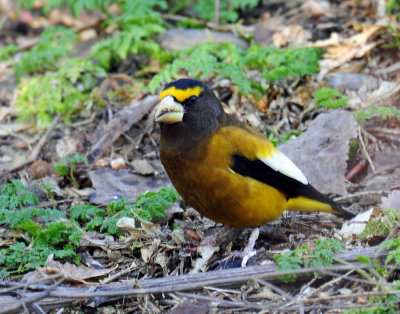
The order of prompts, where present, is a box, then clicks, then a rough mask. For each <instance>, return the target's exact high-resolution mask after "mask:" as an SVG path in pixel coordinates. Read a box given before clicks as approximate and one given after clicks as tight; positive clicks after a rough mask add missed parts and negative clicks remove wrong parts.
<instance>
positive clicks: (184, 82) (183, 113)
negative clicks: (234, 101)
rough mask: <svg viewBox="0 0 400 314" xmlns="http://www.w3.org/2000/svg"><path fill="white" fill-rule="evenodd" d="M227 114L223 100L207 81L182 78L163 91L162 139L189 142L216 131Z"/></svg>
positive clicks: (158, 114)
mask: <svg viewBox="0 0 400 314" xmlns="http://www.w3.org/2000/svg"><path fill="white" fill-rule="evenodd" d="M223 113H224V111H223V108H222V106H221V103H220V101H219V100H218V99H217V97H215V95H214V93H213V92H212V91H211V89H209V88H208V87H207V86H206V85H205V84H203V83H202V82H200V81H196V80H192V79H180V80H177V81H174V82H171V83H169V84H168V85H167V86H166V87H165V88H164V90H163V91H162V92H161V94H160V103H159V104H158V106H157V108H156V113H155V119H156V121H157V122H159V123H160V128H161V137H162V139H161V140H162V141H166V140H167V141H170V142H173V143H171V145H172V144H177V145H183V144H185V145H186V144H187V143H186V142H188V141H189V140H190V142H191V143H195V142H196V141H199V140H202V139H204V138H207V137H208V136H210V135H211V134H213V133H214V132H215V130H216V129H217V128H218V117H219V116H220V115H221V114H223ZM186 139H188V140H186Z"/></svg>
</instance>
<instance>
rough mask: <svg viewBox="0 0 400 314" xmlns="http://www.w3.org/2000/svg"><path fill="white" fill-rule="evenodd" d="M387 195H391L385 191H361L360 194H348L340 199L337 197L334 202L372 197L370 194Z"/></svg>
mask: <svg viewBox="0 0 400 314" xmlns="http://www.w3.org/2000/svg"><path fill="white" fill-rule="evenodd" d="M385 193H389V191H384V190H381V191H379V190H374V191H360V192H356V193H352V194H347V195H345V196H339V197H335V198H334V201H336V202H339V201H344V200H348V199H352V198H354V197H360V196H363V195H370V194H385Z"/></svg>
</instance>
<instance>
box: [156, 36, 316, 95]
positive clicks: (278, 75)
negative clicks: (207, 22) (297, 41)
mask: <svg viewBox="0 0 400 314" xmlns="http://www.w3.org/2000/svg"><path fill="white" fill-rule="evenodd" d="M321 55H322V52H321V50H320V49H315V48H299V49H293V48H292V49H289V48H288V49H279V48H276V47H261V46H258V45H253V46H252V47H250V48H249V49H248V50H242V49H240V48H239V47H237V46H236V45H234V44H232V43H219V44H215V43H203V44H199V45H196V46H194V47H191V48H188V49H184V50H181V51H179V52H177V55H176V58H175V59H174V61H173V62H172V63H170V64H167V65H166V66H165V67H164V69H162V70H161V71H160V72H159V73H158V74H157V75H155V76H154V77H153V79H152V80H151V82H150V84H149V89H150V91H151V92H154V91H155V90H156V88H157V87H158V86H160V85H161V84H162V83H163V82H169V81H171V80H172V77H173V76H175V75H176V74H177V73H179V71H181V70H185V71H187V72H189V74H190V75H191V76H193V77H195V78H197V79H198V78H200V77H201V76H203V77H205V78H207V77H209V76H210V75H211V74H214V75H216V76H218V77H226V78H228V79H230V80H231V81H232V83H234V84H235V85H237V86H238V88H239V92H240V93H242V94H249V93H250V92H253V91H255V92H257V93H258V94H259V95H262V94H263V93H264V90H265V88H266V86H267V83H268V82H270V81H275V80H279V79H282V78H285V77H288V76H295V75H300V76H301V75H308V74H313V73H316V72H317V71H318V60H319V59H320V57H321ZM252 69H258V70H260V71H261V80H254V79H250V78H249V77H248V76H247V75H246V73H247V72H248V71H249V70H252Z"/></svg>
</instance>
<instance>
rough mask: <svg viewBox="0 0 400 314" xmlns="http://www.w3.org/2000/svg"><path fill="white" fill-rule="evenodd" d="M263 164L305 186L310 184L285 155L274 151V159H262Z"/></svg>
mask: <svg viewBox="0 0 400 314" xmlns="http://www.w3.org/2000/svg"><path fill="white" fill-rule="evenodd" d="M261 161H262V162H263V163H265V164H266V165H267V166H269V167H271V168H272V169H274V170H275V171H279V172H280V173H282V174H284V175H285V176H288V177H291V178H292V179H295V180H297V181H299V182H301V183H303V184H308V180H307V178H306V177H305V175H304V174H303V172H301V170H300V169H299V168H298V167H297V166H296V165H295V164H294V163H293V161H291V160H290V159H289V158H288V157H287V156H286V155H285V154H284V153H281V152H280V151H272V157H269V158H263V159H261Z"/></svg>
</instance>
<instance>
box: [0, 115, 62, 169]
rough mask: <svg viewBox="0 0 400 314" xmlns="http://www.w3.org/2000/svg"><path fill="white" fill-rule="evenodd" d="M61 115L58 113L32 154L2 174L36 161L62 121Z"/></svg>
mask: <svg viewBox="0 0 400 314" xmlns="http://www.w3.org/2000/svg"><path fill="white" fill-rule="evenodd" d="M60 118H61V115H57V116H56V117H55V118H54V120H53V123H52V124H51V126H50V128H49V129H48V130H47V131H46V132H45V133H44V135H43V136H42V137H41V138H40V140H39V142H38V143H37V144H36V146H35V148H34V149H33V150H32V152H31V154H30V155H29V157H27V158H26V159H25V160H24V161H22V162H20V163H19V164H17V165H15V166H14V167H12V168H11V169H9V170H7V171H6V172H4V173H2V174H1V175H0V176H4V175H6V174H8V173H10V172H13V171H15V170H18V169H21V168H22V167H25V166H26V165H29V164H30V163H31V162H34V161H35V160H36V158H37V157H38V156H39V153H40V151H41V150H42V148H43V146H44V144H45V143H46V141H47V139H48V138H49V136H50V134H51V133H52V132H53V131H54V129H55V128H56V126H57V124H58V122H59V121H60Z"/></svg>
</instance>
